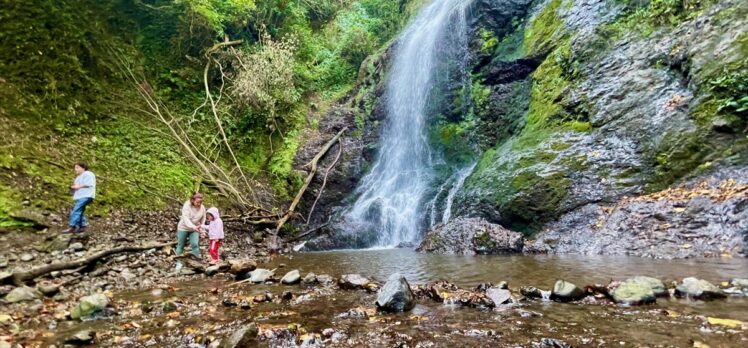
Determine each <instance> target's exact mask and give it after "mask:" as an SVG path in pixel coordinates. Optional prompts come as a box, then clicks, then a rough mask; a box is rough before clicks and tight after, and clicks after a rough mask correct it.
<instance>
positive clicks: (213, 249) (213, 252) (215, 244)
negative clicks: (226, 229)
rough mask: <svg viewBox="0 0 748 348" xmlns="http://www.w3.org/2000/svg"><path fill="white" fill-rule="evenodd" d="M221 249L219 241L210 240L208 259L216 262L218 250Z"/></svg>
mask: <svg viewBox="0 0 748 348" xmlns="http://www.w3.org/2000/svg"><path fill="white" fill-rule="evenodd" d="M220 247H221V240H220V239H211V240H210V246H209V247H208V251H209V252H210V258H211V259H212V260H214V261H218V248H220Z"/></svg>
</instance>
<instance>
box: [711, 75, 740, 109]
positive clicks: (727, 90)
mask: <svg viewBox="0 0 748 348" xmlns="http://www.w3.org/2000/svg"><path fill="white" fill-rule="evenodd" d="M709 84H710V89H711V90H712V93H714V94H715V95H716V96H717V98H718V104H719V107H718V111H726V112H734V113H736V114H748V68H745V69H742V70H729V69H728V68H726V67H725V68H723V70H722V74H721V75H719V76H718V77H716V78H715V79H713V80H711V81H709Z"/></svg>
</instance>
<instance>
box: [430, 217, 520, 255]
mask: <svg viewBox="0 0 748 348" xmlns="http://www.w3.org/2000/svg"><path fill="white" fill-rule="evenodd" d="M523 242H524V238H523V237H522V235H521V234H519V233H517V232H513V231H510V230H507V229H506V228H504V227H502V226H501V225H497V224H492V223H489V222H487V221H486V220H484V219H480V218H458V219H454V220H452V221H450V222H449V223H447V224H446V225H437V226H435V227H434V228H433V229H431V230H429V231H428V232H427V233H426V236H425V237H424V239H423V241H422V242H421V244H420V245H419V246H418V248H417V250H418V251H424V252H434V253H440V254H458V255H477V254H506V253H517V252H521V251H522V248H523Z"/></svg>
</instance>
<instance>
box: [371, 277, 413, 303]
mask: <svg viewBox="0 0 748 348" xmlns="http://www.w3.org/2000/svg"><path fill="white" fill-rule="evenodd" d="M376 305H377V308H378V309H379V310H380V311H383V312H405V311H409V310H411V309H413V307H415V306H416V300H415V296H413V292H412V291H411V290H410V285H409V284H408V281H407V280H405V277H403V276H402V275H400V274H399V273H395V274H393V275H391V276H390V277H389V278H388V279H387V283H385V284H384V286H383V287H382V288H381V289H380V290H379V293H378V294H377V301H376Z"/></svg>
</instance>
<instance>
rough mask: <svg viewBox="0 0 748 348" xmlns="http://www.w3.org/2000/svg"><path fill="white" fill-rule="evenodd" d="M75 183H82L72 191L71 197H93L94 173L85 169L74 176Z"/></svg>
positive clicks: (94, 186) (94, 192) (94, 194)
mask: <svg viewBox="0 0 748 348" xmlns="http://www.w3.org/2000/svg"><path fill="white" fill-rule="evenodd" d="M75 184H76V185H83V186H84V187H81V188H79V189H77V190H75V192H73V199H74V200H78V199H81V198H94V197H96V176H95V175H94V173H91V172H89V171H85V172H83V173H81V175H78V176H77V177H76V178H75Z"/></svg>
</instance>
